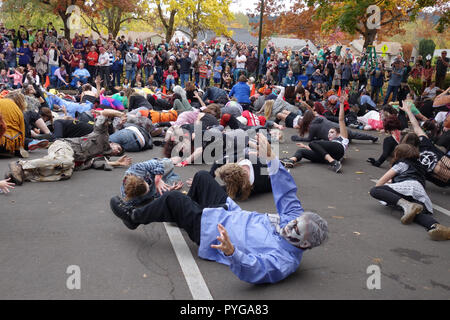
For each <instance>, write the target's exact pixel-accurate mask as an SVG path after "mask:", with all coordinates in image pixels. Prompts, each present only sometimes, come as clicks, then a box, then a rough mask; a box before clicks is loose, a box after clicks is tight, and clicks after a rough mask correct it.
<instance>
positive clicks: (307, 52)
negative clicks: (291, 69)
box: [301, 44, 311, 64]
mask: <svg viewBox="0 0 450 320" xmlns="http://www.w3.org/2000/svg"><path fill="white" fill-rule="evenodd" d="M301 55H302V57H303V63H304V64H306V63H307V62H308V61H309V58H310V57H311V51H310V50H309V44H306V46H305V47H304V48H303V49H302V51H301Z"/></svg>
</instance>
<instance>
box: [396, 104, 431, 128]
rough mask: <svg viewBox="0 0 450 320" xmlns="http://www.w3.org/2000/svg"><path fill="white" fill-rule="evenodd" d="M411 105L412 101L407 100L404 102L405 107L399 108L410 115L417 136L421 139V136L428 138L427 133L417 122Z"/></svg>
mask: <svg viewBox="0 0 450 320" xmlns="http://www.w3.org/2000/svg"><path fill="white" fill-rule="evenodd" d="M411 104H412V101H411V100H406V101H404V102H403V107H399V108H400V109H401V110H403V111H405V112H406V114H407V115H408V118H409V121H411V124H412V126H413V129H414V132H415V134H417V135H418V136H419V137H421V136H425V137H427V135H426V134H425V132H424V131H423V130H422V128H421V127H420V125H419V122H418V121H417V119H416V117H415V116H414V115H413V113H412V112H411Z"/></svg>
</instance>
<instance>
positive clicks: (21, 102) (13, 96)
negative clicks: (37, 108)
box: [5, 90, 28, 112]
mask: <svg viewBox="0 0 450 320" xmlns="http://www.w3.org/2000/svg"><path fill="white" fill-rule="evenodd" d="M5 99H10V100H12V101H14V103H15V104H16V105H17V106H18V107H19V109H20V110H22V112H24V111H25V110H26V109H27V105H28V104H27V102H26V100H25V96H24V95H23V93H21V92H20V90H15V91H11V92H10V93H8V94H7V95H6V96H5Z"/></svg>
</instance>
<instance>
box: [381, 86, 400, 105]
mask: <svg viewBox="0 0 450 320" xmlns="http://www.w3.org/2000/svg"><path fill="white" fill-rule="evenodd" d="M399 88H400V86H391V85H389V86H388V88H387V91H386V96H385V97H384V102H383V104H386V103H387V102H388V100H389V96H390V95H391V93H392V101H397V93H398V89H399Z"/></svg>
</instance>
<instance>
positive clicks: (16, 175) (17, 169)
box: [5, 161, 24, 186]
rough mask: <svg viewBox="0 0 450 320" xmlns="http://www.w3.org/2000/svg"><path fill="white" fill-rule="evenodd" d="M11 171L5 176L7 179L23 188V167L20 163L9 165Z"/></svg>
mask: <svg viewBox="0 0 450 320" xmlns="http://www.w3.org/2000/svg"><path fill="white" fill-rule="evenodd" d="M8 167H9V170H8V171H7V172H6V174H5V179H8V178H11V182H14V183H15V184H16V185H18V186H21V185H22V184H23V179H24V174H23V169H22V166H21V165H20V163H19V162H18V161H16V162H10V163H9V164H8Z"/></svg>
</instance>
